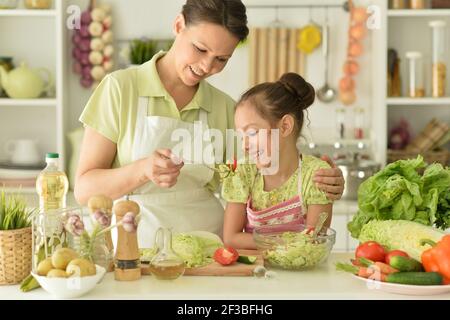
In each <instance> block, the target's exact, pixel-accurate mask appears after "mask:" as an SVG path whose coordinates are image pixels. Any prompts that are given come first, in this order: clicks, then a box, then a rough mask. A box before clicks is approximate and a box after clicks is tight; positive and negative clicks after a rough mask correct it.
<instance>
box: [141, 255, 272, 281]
mask: <svg viewBox="0 0 450 320" xmlns="http://www.w3.org/2000/svg"><path fill="white" fill-rule="evenodd" d="M238 252H239V254H241V255H246V256H257V259H256V262H255V263H254V264H245V263H240V262H236V263H234V264H232V265H229V266H222V265H221V264H219V263H217V262H213V263H211V264H209V265H207V266H204V267H201V268H188V269H186V271H185V272H184V275H185V276H223V277H233V276H235V277H248V276H253V270H254V269H255V268H256V267H257V266H264V260H263V257H262V255H261V254H260V253H259V252H258V251H256V250H238ZM141 273H142V274H143V275H150V274H151V273H150V271H149V270H148V265H141Z"/></svg>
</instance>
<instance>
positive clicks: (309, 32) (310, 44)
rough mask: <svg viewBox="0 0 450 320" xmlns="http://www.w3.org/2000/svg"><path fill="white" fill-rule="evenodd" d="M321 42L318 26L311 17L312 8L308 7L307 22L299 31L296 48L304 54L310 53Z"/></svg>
mask: <svg viewBox="0 0 450 320" xmlns="http://www.w3.org/2000/svg"><path fill="white" fill-rule="evenodd" d="M321 42H322V35H321V31H320V26H319V25H318V24H317V23H315V22H314V20H313V19H312V8H311V7H310V8H309V22H308V24H307V25H306V26H305V27H303V28H302V29H301V31H300V35H299V39H298V44H297V48H298V49H299V50H300V51H301V52H302V53H304V54H311V53H312V52H313V51H314V50H315V49H317V47H318V46H319V45H320V43H321Z"/></svg>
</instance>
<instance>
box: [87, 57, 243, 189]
mask: <svg viewBox="0 0 450 320" xmlns="http://www.w3.org/2000/svg"><path fill="white" fill-rule="evenodd" d="M164 54H165V52H159V53H158V54H156V55H155V56H154V57H153V58H152V59H151V60H150V61H148V62H146V63H144V64H143V65H141V66H139V67H136V68H129V69H124V70H119V71H115V72H113V73H111V74H109V75H108V76H106V77H105V78H104V79H103V81H102V82H101V83H100V85H99V86H98V87H97V89H96V90H95V92H94V93H93V95H92V96H91V98H90V99H89V101H88V103H87V105H86V107H85V109H84V111H83V113H82V114H81V117H80V121H81V122H82V123H83V124H84V126H89V127H90V128H92V129H94V130H95V131H97V132H98V133H100V134H101V135H103V136H104V137H106V138H107V139H109V140H111V141H112V142H114V143H115V144H116V145H117V154H116V158H115V160H114V163H113V168H117V167H121V166H124V165H127V164H129V163H131V162H132V148H133V140H134V134H135V126H136V114H137V108H138V98H139V97H140V96H146V97H149V105H148V110H147V115H148V116H162V117H170V118H175V119H180V120H182V121H185V122H190V123H194V122H195V121H199V111H200V108H201V109H203V110H205V111H207V114H208V125H209V127H210V128H214V129H218V130H220V131H221V132H222V134H223V137H225V130H226V129H234V110H235V105H236V103H235V101H234V100H233V99H232V98H230V97H229V96H228V95H226V94H225V93H223V92H222V91H220V90H218V89H216V88H215V87H213V86H212V85H210V84H209V83H208V82H206V81H201V82H200V84H199V88H198V90H197V93H196V94H195V96H194V98H193V99H192V101H191V102H190V103H189V104H188V105H187V106H186V107H184V108H183V109H182V110H181V111H180V110H178V108H177V106H176V103H175V101H174V100H173V98H172V97H171V96H170V95H169V93H168V92H167V90H166V89H165V88H164V86H163V84H162V82H161V80H160V77H159V75H158V72H157V69H156V61H157V60H158V59H159V58H161V57H162V56H163V55H164ZM225 144H226V140H225V139H224V148H223V149H224V150H225ZM224 157H225V155H224ZM219 181H220V180H219V175H218V174H216V175H215V176H214V178H213V180H211V181H210V182H209V183H208V184H207V186H206V187H207V188H208V189H210V190H211V191H215V190H216V189H217V188H218V186H219Z"/></svg>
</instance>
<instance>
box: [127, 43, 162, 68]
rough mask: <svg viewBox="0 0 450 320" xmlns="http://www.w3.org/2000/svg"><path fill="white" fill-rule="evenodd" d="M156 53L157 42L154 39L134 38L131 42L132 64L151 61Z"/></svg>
mask: <svg viewBox="0 0 450 320" xmlns="http://www.w3.org/2000/svg"><path fill="white" fill-rule="evenodd" d="M155 53H156V43H155V41H154V40H148V39H134V40H133V41H131V44H130V63H131V65H141V64H143V63H145V62H147V61H149V60H150V59H151V58H152V57H153V55H154V54H155Z"/></svg>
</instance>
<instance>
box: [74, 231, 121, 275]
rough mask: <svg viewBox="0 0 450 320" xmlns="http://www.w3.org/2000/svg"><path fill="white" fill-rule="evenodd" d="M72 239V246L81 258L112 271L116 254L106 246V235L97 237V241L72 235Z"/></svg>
mask: <svg viewBox="0 0 450 320" xmlns="http://www.w3.org/2000/svg"><path fill="white" fill-rule="evenodd" d="M70 239H71V244H70V246H71V247H72V248H74V249H75V250H76V251H77V252H78V254H79V255H80V257H82V258H85V259H87V260H89V261H91V262H92V263H95V264H98V265H99V266H101V267H103V268H105V269H106V270H110V268H111V264H112V263H113V261H114V253H113V252H111V251H110V250H109V249H108V246H107V245H106V237H105V234H102V235H100V236H97V237H96V238H95V239H86V238H83V237H74V236H72V235H71V236H70Z"/></svg>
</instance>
